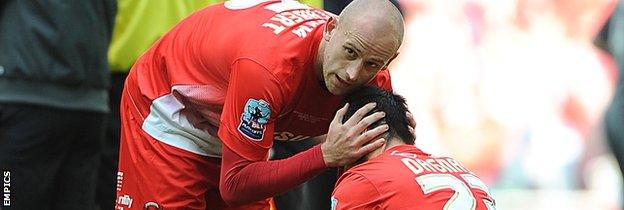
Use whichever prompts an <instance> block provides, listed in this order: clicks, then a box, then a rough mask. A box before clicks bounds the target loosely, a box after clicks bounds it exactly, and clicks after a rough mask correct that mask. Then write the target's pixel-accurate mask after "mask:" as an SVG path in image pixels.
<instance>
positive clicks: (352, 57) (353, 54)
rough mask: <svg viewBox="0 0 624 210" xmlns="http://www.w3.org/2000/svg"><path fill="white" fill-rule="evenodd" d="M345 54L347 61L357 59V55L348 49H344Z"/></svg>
mask: <svg viewBox="0 0 624 210" xmlns="http://www.w3.org/2000/svg"><path fill="white" fill-rule="evenodd" d="M344 49H345V53H346V55H347V58H349V59H355V58H356V57H357V53H356V52H355V50H353V49H351V48H349V47H345V48H344Z"/></svg>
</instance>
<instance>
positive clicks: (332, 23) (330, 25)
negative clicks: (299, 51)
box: [323, 17, 338, 41]
mask: <svg viewBox="0 0 624 210" xmlns="http://www.w3.org/2000/svg"><path fill="white" fill-rule="evenodd" d="M337 25H338V18H336V17H329V19H328V20H327V23H325V30H324V31H323V39H324V40H325V41H329V39H330V38H331V36H332V34H333V33H334V29H336V26H337Z"/></svg>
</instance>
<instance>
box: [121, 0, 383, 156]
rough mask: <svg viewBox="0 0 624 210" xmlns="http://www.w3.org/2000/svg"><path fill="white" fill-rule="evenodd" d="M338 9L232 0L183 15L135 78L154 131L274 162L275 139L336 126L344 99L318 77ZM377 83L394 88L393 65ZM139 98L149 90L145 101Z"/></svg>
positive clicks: (174, 140) (214, 151) (135, 94)
mask: <svg viewBox="0 0 624 210" xmlns="http://www.w3.org/2000/svg"><path fill="white" fill-rule="evenodd" d="M331 15H332V14H330V13H327V12H325V11H323V10H317V9H313V8H310V7H308V6H306V5H303V4H300V3H298V2H297V1H263V0H231V1H228V2H226V3H224V4H218V5H215V6H210V7H207V8H205V9H203V10H200V11H198V12H196V13H194V14H192V15H191V16H189V17H188V18H186V19H185V20H183V21H181V22H180V23H179V24H178V25H177V26H175V27H174V28H173V29H172V30H171V31H170V32H168V33H167V34H165V35H164V36H163V37H162V38H161V39H160V40H159V41H158V42H157V43H155V44H154V46H152V48H150V49H149V50H148V51H147V52H146V53H145V54H144V55H143V56H142V57H141V58H140V59H139V60H138V61H137V63H136V64H135V65H134V66H133V69H132V71H131V73H130V74H129V77H131V78H132V79H134V80H136V81H137V85H136V87H133V86H128V85H127V86H126V89H127V90H128V91H130V92H131V93H130V95H132V98H133V103H134V104H135V105H136V106H137V109H138V110H139V112H140V115H141V117H144V119H145V122H144V123H143V126H142V128H143V130H145V131H146V132H147V133H149V134H150V135H151V136H152V137H154V138H156V139H158V140H160V141H163V142H165V143H168V144H170V145H173V146H176V147H178V148H182V149H185V150H187V151H191V152H194V153H197V154H202V155H207V156H214V157H219V156H220V155H221V143H222V142H223V143H225V144H226V145H227V146H228V147H229V148H231V149H232V150H233V151H235V152H236V153H238V154H239V155H241V156H243V157H245V158H247V159H249V160H264V159H266V158H267V155H268V150H269V149H270V147H271V146H272V143H273V140H274V139H275V140H281V141H292V140H302V139H305V138H308V137H314V136H319V135H323V134H325V133H326V132H327V129H328V126H329V123H330V122H331V120H332V118H333V115H334V113H335V111H336V110H337V108H338V107H337V106H338V104H339V101H340V100H341V99H342V98H341V97H338V96H334V95H332V94H331V93H329V92H328V91H327V90H326V89H325V88H324V87H323V85H322V84H321V83H320V82H319V80H318V79H317V76H316V75H315V71H314V69H315V60H316V54H317V50H318V46H319V43H320V41H321V40H322V34H323V28H324V25H325V22H326V21H327V19H328V18H329V17H330V16H331ZM372 83H373V84H376V85H378V86H381V87H383V88H385V89H390V88H391V85H390V78H389V73H388V71H387V70H383V71H381V72H380V73H379V74H378V75H377V77H376V78H375V79H374V80H373V81H372ZM138 98H141V100H140V99H138Z"/></svg>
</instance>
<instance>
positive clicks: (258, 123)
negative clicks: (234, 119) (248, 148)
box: [238, 98, 271, 141]
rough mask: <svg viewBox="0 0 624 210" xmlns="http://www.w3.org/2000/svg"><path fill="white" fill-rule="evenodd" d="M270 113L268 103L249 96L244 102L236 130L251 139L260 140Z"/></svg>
mask: <svg viewBox="0 0 624 210" xmlns="http://www.w3.org/2000/svg"><path fill="white" fill-rule="evenodd" d="M270 115H271V109H270V108H269V103H267V102H266V101H264V100H256V99H253V98H250V99H249V100H247V104H245V108H244V110H243V114H242V116H241V122H240V125H238V131H240V132H241V133H242V134H243V135H244V136H246V137H247V138H249V139H251V140H254V141H260V140H262V137H264V130H265V129H266V124H267V123H269V117H270Z"/></svg>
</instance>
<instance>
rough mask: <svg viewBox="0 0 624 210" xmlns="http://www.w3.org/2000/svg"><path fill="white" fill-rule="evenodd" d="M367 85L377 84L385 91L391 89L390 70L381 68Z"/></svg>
mask: <svg viewBox="0 0 624 210" xmlns="http://www.w3.org/2000/svg"><path fill="white" fill-rule="evenodd" d="M369 85H374V86H377V87H379V88H381V89H384V90H386V91H392V81H391V79H390V70H388V69H382V70H381V71H379V72H378V73H377V75H375V77H374V78H373V80H371V81H370V83H369Z"/></svg>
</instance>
